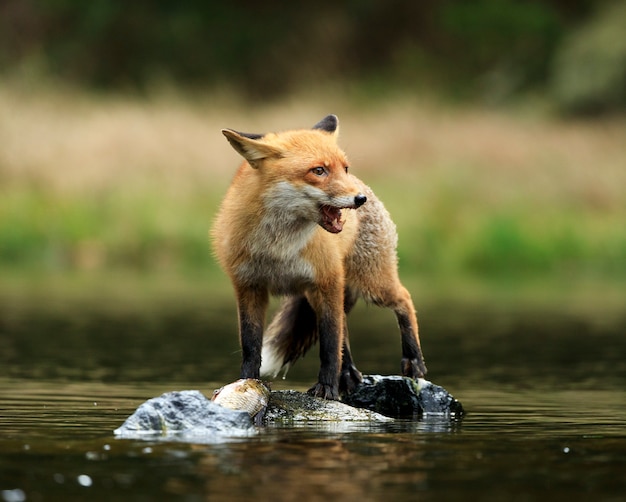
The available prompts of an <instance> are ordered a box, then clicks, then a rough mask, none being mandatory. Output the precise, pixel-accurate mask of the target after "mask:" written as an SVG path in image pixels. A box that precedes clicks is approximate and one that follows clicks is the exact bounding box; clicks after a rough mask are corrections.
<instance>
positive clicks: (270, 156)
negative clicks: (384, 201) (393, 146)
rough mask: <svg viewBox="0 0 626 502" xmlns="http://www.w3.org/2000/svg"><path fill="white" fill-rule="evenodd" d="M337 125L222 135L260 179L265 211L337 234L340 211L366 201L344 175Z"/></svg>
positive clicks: (330, 121) (327, 122)
mask: <svg viewBox="0 0 626 502" xmlns="http://www.w3.org/2000/svg"><path fill="white" fill-rule="evenodd" d="M338 132H339V122H338V119H337V117H336V116H335V115H328V116H327V117H325V118H323V119H322V120H321V121H319V122H318V123H317V124H315V125H314V126H313V128H312V129H302V130H296V131H287V132H281V133H267V134H250V133H242V132H238V131H234V130H232V129H223V130H222V133H223V134H224V136H226V138H227V139H228V141H229V142H230V144H231V145H232V146H233V148H234V149H235V150H236V151H237V152H238V153H239V154H240V155H241V156H242V157H243V158H244V159H245V160H246V161H247V163H248V164H249V165H250V167H251V168H252V169H253V170H255V171H256V172H257V175H258V176H260V177H261V178H262V181H261V184H262V186H263V189H264V190H265V191H264V193H263V196H264V197H265V200H266V206H267V207H270V206H271V207H275V208H276V209H279V210H282V211H290V212H292V213H294V214H297V215H298V216H299V217H302V218H304V219H307V220H311V221H315V222H316V223H318V224H319V225H321V226H322V227H323V228H324V229H325V230H327V231H328V232H331V233H338V232H341V230H342V229H343V223H344V220H342V214H341V210H342V209H348V208H349V209H356V208H358V207H360V206H362V205H363V204H364V203H365V202H366V201H367V197H366V196H365V195H363V193H362V192H361V190H362V185H361V184H360V183H359V182H358V180H357V179H356V178H355V177H354V176H352V175H350V174H349V173H348V160H347V158H346V155H345V153H344V152H343V151H342V150H341V149H340V148H339V146H338V145H337V135H338Z"/></svg>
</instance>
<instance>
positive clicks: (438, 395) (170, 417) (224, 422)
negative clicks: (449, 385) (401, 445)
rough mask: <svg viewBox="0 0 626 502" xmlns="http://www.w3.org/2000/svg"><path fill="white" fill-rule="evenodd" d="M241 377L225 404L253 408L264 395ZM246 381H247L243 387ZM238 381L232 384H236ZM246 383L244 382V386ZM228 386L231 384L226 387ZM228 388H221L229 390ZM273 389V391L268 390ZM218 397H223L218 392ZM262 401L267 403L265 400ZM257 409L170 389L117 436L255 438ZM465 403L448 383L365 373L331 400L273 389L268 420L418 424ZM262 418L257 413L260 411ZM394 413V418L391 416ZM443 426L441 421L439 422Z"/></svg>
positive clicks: (456, 414)
mask: <svg viewBox="0 0 626 502" xmlns="http://www.w3.org/2000/svg"><path fill="white" fill-rule="evenodd" d="M254 382H256V381H253V382H248V381H237V382H234V384H235V387H233V388H232V389H230V394H232V395H230V394H229V393H228V392H227V393H226V395H225V396H223V397H224V398H228V399H227V400H226V401H227V402H226V404H227V405H229V406H235V407H242V408H243V409H244V410H245V409H248V408H249V406H248V405H249V404H250V402H253V403H257V401H259V396H261V397H263V398H264V397H265V396H266V393H265V391H267V389H265V390H263V389H264V387H263V389H261V390H263V392H261V393H260V394H259V392H256V390H258V389H257V387H258V386H257V387H254V388H253V389H252V390H253V391H255V392H251V391H250V389H249V388H248V384H250V385H251V384H252V383H254ZM243 384H246V385H243ZM231 385H233V384H231ZM242 385H243V386H242ZM226 387H229V386H226ZM226 387H223V388H222V389H221V392H224V389H226ZM267 392H269V391H267ZM216 395H219V393H218V394H216ZM262 401H263V404H264V403H265V401H264V400H262ZM251 413H253V414H256V413H258V412H257V409H256V407H254V408H253V409H251V410H248V411H243V410H234V409H229V408H226V407H223V406H220V405H219V404H217V402H214V401H211V400H209V399H208V398H207V397H205V396H204V395H203V394H202V393H201V392H199V391H197V390H186V391H180V392H168V393H166V394H163V395H162V396H160V397H156V398H153V399H149V400H148V401H146V402H145V403H143V404H142V405H140V406H139V408H137V410H136V411H135V413H133V414H132V415H131V416H130V417H128V419H127V420H126V421H125V422H124V424H123V425H122V426H121V427H120V428H119V429H117V430H115V435H116V436H117V437H120V438H128V439H150V440H154V439H166V440H176V441H189V442H205V443H213V442H216V441H222V440H224V439H227V438H230V437H242V436H244V437H245V436H250V435H252V434H255V433H256V432H257V429H256V428H255V427H254V425H253V422H252V418H251V416H250V414H251ZM462 414H463V407H462V406H461V403H459V402H458V401H457V400H456V399H454V397H452V396H451V395H450V394H449V393H448V392H447V391H446V390H445V389H444V388H443V387H440V386H438V385H434V384H432V383H431V382H428V381H427V380H423V379H418V380H417V381H415V380H412V379H410V378H405V377H399V376H380V375H370V376H364V377H363V382H362V383H361V384H359V385H358V386H357V388H356V389H355V391H354V392H353V393H352V394H350V395H349V396H347V397H344V400H343V402H337V401H327V400H325V399H321V398H317V397H313V396H310V395H308V394H306V393H304V392H298V391H295V390H284V391H273V392H271V394H270V396H269V402H268V403H267V409H266V412H265V417H264V419H263V423H265V424H270V423H287V424H289V423H294V424H302V423H306V422H317V423H320V424H321V423H325V424H343V426H345V427H348V428H349V424H358V423H360V424H363V423H364V422H367V423H369V424H385V423H389V422H393V421H394V418H411V419H413V420H416V423H417V422H418V419H419V421H423V420H424V418H425V417H436V416H438V417H444V418H445V419H446V420H447V421H449V420H448V418H447V417H459V416H461V415H462ZM257 416H258V415H257ZM391 417H393V418H391ZM437 426H440V424H437Z"/></svg>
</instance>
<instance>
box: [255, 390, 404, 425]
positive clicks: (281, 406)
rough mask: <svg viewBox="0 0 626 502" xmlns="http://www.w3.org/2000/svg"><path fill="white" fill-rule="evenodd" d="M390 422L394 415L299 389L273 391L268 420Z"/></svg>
mask: <svg viewBox="0 0 626 502" xmlns="http://www.w3.org/2000/svg"><path fill="white" fill-rule="evenodd" d="M292 421H293V422H315V421H325V422H389V421H392V419H391V418H389V417H385V416H383V415H381V414H379V413H376V412H374V411H370V410H365V409H358V408H354V407H352V406H349V405H347V404H344V403H340V402H338V401H327V400H326V399H322V398H319V397H313V396H310V395H308V394H306V393H304V392H298V391H295V390H282V391H281V390H279V391H273V392H272V393H271V395H270V400H269V404H268V406H267V410H266V412H265V418H264V423H271V422H292Z"/></svg>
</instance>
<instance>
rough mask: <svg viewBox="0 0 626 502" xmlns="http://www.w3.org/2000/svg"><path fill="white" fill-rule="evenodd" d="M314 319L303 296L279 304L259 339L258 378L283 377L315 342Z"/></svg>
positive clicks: (315, 327) (312, 311)
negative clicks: (261, 345) (259, 370)
mask: <svg viewBox="0 0 626 502" xmlns="http://www.w3.org/2000/svg"><path fill="white" fill-rule="evenodd" d="M317 339H318V332H317V316H316V314H315V311H314V310H313V308H312V307H311V305H310V304H309V302H308V301H307V299H306V298H305V297H304V296H292V297H288V298H286V299H285V300H283V302H282V303H281V305H280V307H279V308H278V311H277V312H276V315H275V316H274V319H272V322H271V323H270V325H269V326H268V327H267V330H266V332H265V335H264V336H263V351H262V353H261V375H262V376H268V377H272V378H274V377H276V375H278V373H280V371H281V370H284V372H285V373H284V375H286V374H287V371H288V370H289V368H290V367H291V365H292V364H293V363H295V362H296V361H297V360H298V359H299V358H300V357H302V356H304V354H305V353H306V352H307V351H308V350H309V349H310V348H311V347H312V346H313V345H314V344H315V343H316V342H317Z"/></svg>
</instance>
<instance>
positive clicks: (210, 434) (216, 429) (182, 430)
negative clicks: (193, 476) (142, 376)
mask: <svg viewBox="0 0 626 502" xmlns="http://www.w3.org/2000/svg"><path fill="white" fill-rule="evenodd" d="M255 431H256V430H255V428H254V426H253V425H252V420H251V418H250V415H249V414H248V413H247V412H246V411H236V410H230V409H228V408H224V407H222V406H220V405H218V404H216V403H214V402H212V401H210V400H209V399H207V398H206V397H205V396H204V395H203V394H202V393H201V392H199V391H197V390H184V391H180V392H168V393H165V394H163V395H162V396H159V397H155V398H153V399H149V400H148V401H146V402H145V403H143V404H142V405H140V406H139V408H137V410H136V411H135V413H133V414H132V415H131V416H130V417H128V419H126V421H125V422H124V423H123V424H122V426H121V427H120V428H118V429H116V430H115V431H114V433H115V435H116V436H118V437H122V438H130V439H143V438H145V437H146V436H147V435H153V436H154V435H160V436H166V437H169V438H172V439H179V440H203V439H204V440H211V438H215V437H228V436H247V435H251V434H254V433H255Z"/></svg>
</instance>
